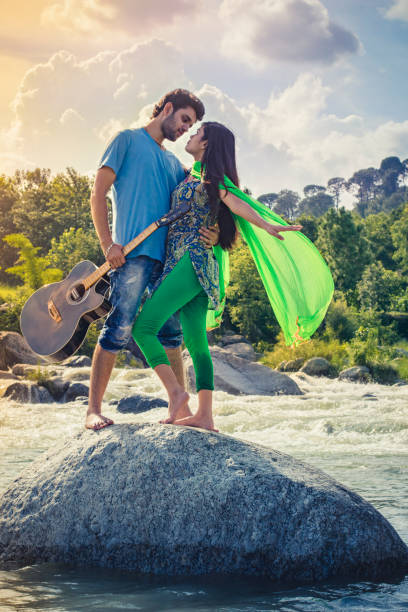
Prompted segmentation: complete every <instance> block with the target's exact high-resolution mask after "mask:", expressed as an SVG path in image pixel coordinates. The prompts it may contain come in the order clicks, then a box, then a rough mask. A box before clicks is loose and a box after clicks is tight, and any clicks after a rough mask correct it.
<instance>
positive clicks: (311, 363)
mask: <svg viewBox="0 0 408 612" xmlns="http://www.w3.org/2000/svg"><path fill="white" fill-rule="evenodd" d="M286 367H287V364H286ZM285 369H286V368H285ZM300 371H301V372H305V374H309V376H333V375H334V368H333V366H332V365H331V363H330V362H329V361H327V359H325V358H324V357H312V358H311V359H308V360H307V361H306V363H305V365H304V366H302V367H301V368H300Z"/></svg>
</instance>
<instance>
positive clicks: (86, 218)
mask: <svg viewBox="0 0 408 612" xmlns="http://www.w3.org/2000/svg"><path fill="white" fill-rule="evenodd" d="M90 196H91V181H90V179H89V178H88V177H87V176H83V175H80V174H79V173H78V172H77V171H76V170H74V168H67V169H66V171H65V173H60V174H57V175H56V176H55V178H54V179H53V180H52V182H51V200H50V202H49V205H48V211H49V212H50V214H53V215H56V216H57V218H58V220H59V223H60V227H61V231H64V230H66V229H67V228H69V227H74V228H79V227H82V228H83V229H84V230H93V222H92V215H91V208H90V205H89V199H90ZM61 231H60V232H59V233H61Z"/></svg>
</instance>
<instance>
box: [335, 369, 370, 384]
mask: <svg viewBox="0 0 408 612" xmlns="http://www.w3.org/2000/svg"><path fill="white" fill-rule="evenodd" d="M339 380H350V381H352V382H369V381H370V380H371V374H370V370H369V369H368V368H366V367H365V366H353V367H352V368H347V369H346V370H343V371H342V372H340V374H339Z"/></svg>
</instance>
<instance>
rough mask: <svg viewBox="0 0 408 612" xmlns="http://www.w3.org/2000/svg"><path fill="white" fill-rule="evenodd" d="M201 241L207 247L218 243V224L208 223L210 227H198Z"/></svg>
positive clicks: (209, 247)
mask: <svg viewBox="0 0 408 612" xmlns="http://www.w3.org/2000/svg"><path fill="white" fill-rule="evenodd" d="M199 232H200V234H201V241H202V242H203V243H204V246H205V247H206V248H207V249H211V248H212V247H213V246H215V245H216V244H218V240H219V238H220V229H219V227H218V225H210V227H201V228H200V229H199Z"/></svg>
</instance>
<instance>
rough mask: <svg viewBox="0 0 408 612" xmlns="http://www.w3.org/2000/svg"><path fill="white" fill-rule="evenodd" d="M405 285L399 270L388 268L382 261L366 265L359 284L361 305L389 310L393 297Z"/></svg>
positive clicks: (381, 310) (369, 308)
mask: <svg viewBox="0 0 408 612" xmlns="http://www.w3.org/2000/svg"><path fill="white" fill-rule="evenodd" d="M405 284H406V283H405ZM403 286H404V283H403V281H402V279H401V276H400V275H399V274H398V273H397V272H394V271H393V270H386V269H385V268H384V266H383V265H382V263H381V262H380V261H377V262H375V263H372V264H370V265H369V266H367V267H366V269H365V270H364V273H363V276H362V278H361V280H360V281H359V283H358V284H357V292H358V297H359V301H360V306H361V308H362V309H364V310H374V311H377V312H387V311H388V310H390V307H391V303H392V301H393V298H394V297H395V296H397V295H399V294H400V293H401V292H402V289H403Z"/></svg>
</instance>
